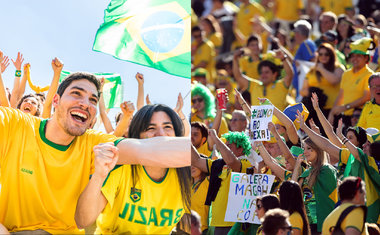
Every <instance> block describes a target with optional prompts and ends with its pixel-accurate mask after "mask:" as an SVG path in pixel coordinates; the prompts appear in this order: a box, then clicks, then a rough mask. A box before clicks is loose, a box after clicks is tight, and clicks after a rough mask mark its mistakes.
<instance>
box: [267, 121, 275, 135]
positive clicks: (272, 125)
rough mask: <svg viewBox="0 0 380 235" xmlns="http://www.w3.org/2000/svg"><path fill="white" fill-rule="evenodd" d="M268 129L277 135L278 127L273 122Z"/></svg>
mask: <svg viewBox="0 0 380 235" xmlns="http://www.w3.org/2000/svg"><path fill="white" fill-rule="evenodd" d="M268 129H269V131H270V132H272V133H273V134H275V133H276V126H275V125H274V124H273V122H269V123H268Z"/></svg>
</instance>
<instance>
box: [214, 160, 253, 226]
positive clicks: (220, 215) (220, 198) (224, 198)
mask: <svg viewBox="0 0 380 235" xmlns="http://www.w3.org/2000/svg"><path fill="white" fill-rule="evenodd" d="M239 160H240V162H241V171H240V172H241V173H246V170H247V168H249V167H251V163H249V161H248V160H247V159H239ZM212 162H213V160H210V159H207V168H208V172H211V165H212ZM231 171H232V170H231V169H230V168H229V167H228V166H227V165H225V166H224V167H223V170H222V172H221V173H220V175H219V178H221V179H222V182H221V184H220V188H219V191H218V194H217V195H216V198H215V200H214V201H213V202H212V204H211V206H212V216H211V223H210V226H215V227H229V226H233V225H234V223H235V222H226V221H224V217H225V215H226V210H227V203H228V192H229V190H230V180H231Z"/></svg>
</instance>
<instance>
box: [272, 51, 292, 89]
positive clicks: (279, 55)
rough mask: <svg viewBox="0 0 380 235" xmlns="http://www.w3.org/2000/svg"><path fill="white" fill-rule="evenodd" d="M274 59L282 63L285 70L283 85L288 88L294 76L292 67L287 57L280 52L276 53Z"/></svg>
mask: <svg viewBox="0 0 380 235" xmlns="http://www.w3.org/2000/svg"><path fill="white" fill-rule="evenodd" d="M276 58H279V59H280V60H282V61H283V64H284V70H285V77H284V78H283V79H284V84H285V86H286V87H289V86H290V85H291V84H292V80H293V76H294V71H293V66H292V64H291V63H290V61H289V59H288V57H287V56H286V55H285V53H284V52H283V51H282V50H277V51H276Z"/></svg>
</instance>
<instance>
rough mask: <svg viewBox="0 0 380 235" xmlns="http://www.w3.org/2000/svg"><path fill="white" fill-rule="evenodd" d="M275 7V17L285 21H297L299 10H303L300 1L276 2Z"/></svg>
mask: <svg viewBox="0 0 380 235" xmlns="http://www.w3.org/2000/svg"><path fill="white" fill-rule="evenodd" d="M275 6H276V13H275V17H276V18H277V19H280V20H286V21H296V20H298V18H299V13H298V12H299V10H301V9H303V8H304V6H303V2H302V0H276V1H275Z"/></svg>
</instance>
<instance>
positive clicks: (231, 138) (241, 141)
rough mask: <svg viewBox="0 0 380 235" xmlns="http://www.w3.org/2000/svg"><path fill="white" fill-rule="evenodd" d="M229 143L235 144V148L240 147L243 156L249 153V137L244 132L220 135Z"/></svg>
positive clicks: (230, 132)
mask: <svg viewBox="0 0 380 235" xmlns="http://www.w3.org/2000/svg"><path fill="white" fill-rule="evenodd" d="M222 137H224V138H226V140H227V141H228V142H230V143H235V144H236V146H237V147H238V148H239V147H242V148H243V152H244V155H245V156H248V155H249V154H250V153H251V149H252V147H251V142H250V141H249V137H248V136H247V135H246V134H245V133H244V132H237V131H234V132H232V131H229V132H228V133H226V134H224V135H222Z"/></svg>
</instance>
